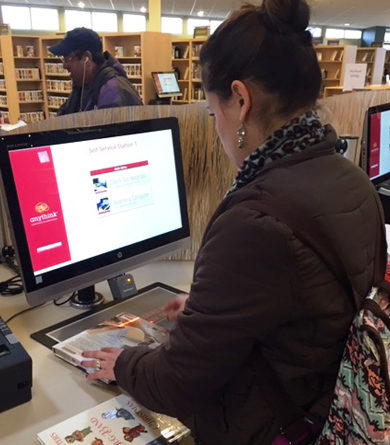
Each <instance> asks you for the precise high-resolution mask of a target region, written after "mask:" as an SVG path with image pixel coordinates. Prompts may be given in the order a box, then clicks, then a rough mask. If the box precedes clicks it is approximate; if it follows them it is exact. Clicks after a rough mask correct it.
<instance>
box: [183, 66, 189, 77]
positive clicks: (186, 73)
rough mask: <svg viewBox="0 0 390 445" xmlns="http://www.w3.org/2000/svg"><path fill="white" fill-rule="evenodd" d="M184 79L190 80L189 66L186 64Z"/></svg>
mask: <svg viewBox="0 0 390 445" xmlns="http://www.w3.org/2000/svg"><path fill="white" fill-rule="evenodd" d="M183 79H184V80H188V66H186V67H185V69H184V74H183Z"/></svg>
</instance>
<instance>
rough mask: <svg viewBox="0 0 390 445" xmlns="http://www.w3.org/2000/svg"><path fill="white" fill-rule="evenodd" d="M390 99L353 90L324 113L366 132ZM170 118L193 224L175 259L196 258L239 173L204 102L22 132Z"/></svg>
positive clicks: (347, 128) (354, 131)
mask: <svg viewBox="0 0 390 445" xmlns="http://www.w3.org/2000/svg"><path fill="white" fill-rule="evenodd" d="M387 102H390V91H362V92H353V93H347V94H340V95H335V96H331V97H328V98H325V99H323V100H321V101H320V102H319V110H318V111H319V114H320V116H321V118H322V120H323V122H324V123H330V124H332V125H333V126H334V128H335V129H336V131H337V132H338V134H342V135H347V134H348V135H355V136H361V134H362V126H363V119H364V113H365V111H366V110H367V108H369V107H371V106H373V105H378V104H382V103H387ZM168 116H175V117H177V118H178V120H179V126H180V139H181V146H182V155H183V167H184V178H185V183H186V190H187V203H188V212H189V220H190V228H191V247H190V249H188V250H186V251H182V252H179V253H177V254H176V255H174V256H172V257H170V258H171V259H180V260H193V259H194V258H195V256H196V253H197V251H198V249H199V244H200V242H201V238H202V234H203V231H204V229H205V227H206V224H207V222H208V220H209V218H210V216H211V215H212V213H213V211H214V210H215V208H216V207H217V205H218V204H219V202H220V201H221V199H222V197H223V196H224V194H225V193H226V191H227V190H228V188H229V186H230V184H231V182H232V179H233V177H234V173H235V170H234V168H233V167H232V166H231V165H230V163H229V161H228V159H227V157H226V155H225V154H224V152H223V149H222V147H221V146H220V143H219V141H218V137H217V135H216V132H215V129H214V121H213V119H212V118H210V117H209V116H208V114H207V112H206V110H205V107H204V105H203V104H192V105H176V106H165V105H160V106H158V105H157V106H155V105H153V106H150V105H148V106H142V107H124V108H116V109H106V110H94V111H88V112H83V113H76V114H72V115H68V116H61V117H57V118H52V119H48V120H46V121H42V122H37V123H35V124H30V125H28V127H24V128H21V129H19V130H17V132H19V133H24V132H26V131H29V132H35V131H42V130H50V129H56V128H72V127H80V126H83V127H84V126H85V127H86V126H91V125H99V124H104V123H106V124H109V123H115V122H126V121H132V120H140V119H149V118H157V117H168Z"/></svg>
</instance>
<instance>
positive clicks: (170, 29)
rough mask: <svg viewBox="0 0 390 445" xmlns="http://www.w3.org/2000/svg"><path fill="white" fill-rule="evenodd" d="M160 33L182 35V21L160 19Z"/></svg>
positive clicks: (178, 18)
mask: <svg viewBox="0 0 390 445" xmlns="http://www.w3.org/2000/svg"><path fill="white" fill-rule="evenodd" d="M161 32H166V33H168V34H182V33H183V19H181V18H180V17H161Z"/></svg>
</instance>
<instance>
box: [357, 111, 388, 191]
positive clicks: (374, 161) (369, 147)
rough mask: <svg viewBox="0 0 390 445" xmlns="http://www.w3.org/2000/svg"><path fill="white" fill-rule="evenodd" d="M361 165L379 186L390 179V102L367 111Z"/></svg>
mask: <svg viewBox="0 0 390 445" xmlns="http://www.w3.org/2000/svg"><path fill="white" fill-rule="evenodd" d="M361 166H362V168H363V170H364V171H365V172H366V173H367V175H368V177H369V178H370V179H371V181H372V182H373V183H374V184H375V185H376V186H378V187H379V186H381V185H382V184H383V183H385V181H388V180H389V179H390V103H388V104H383V105H378V106H375V107H370V108H369V109H368V110H367V111H366V114H365V118H364V125H363V137H362V153H361ZM389 188H390V184H389Z"/></svg>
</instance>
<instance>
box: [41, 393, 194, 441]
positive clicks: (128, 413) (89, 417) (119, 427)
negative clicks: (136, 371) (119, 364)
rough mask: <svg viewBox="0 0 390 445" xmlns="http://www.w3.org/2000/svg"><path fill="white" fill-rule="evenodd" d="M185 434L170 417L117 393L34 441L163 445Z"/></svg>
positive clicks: (180, 426)
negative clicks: (115, 395)
mask: <svg viewBox="0 0 390 445" xmlns="http://www.w3.org/2000/svg"><path fill="white" fill-rule="evenodd" d="M189 435H190V430H189V429H188V428H187V427H186V426H185V425H183V424H182V423H181V422H180V421H179V420H177V419H175V418H174V417H169V416H166V415H163V414H158V413H155V412H153V411H150V410H148V409H146V408H145V407H143V406H142V405H141V404H139V403H138V402H137V401H135V400H134V399H133V398H132V397H130V396H128V395H125V394H120V395H119V396H117V397H113V398H111V399H109V400H107V401H106V402H103V403H100V404H99V405H96V406H94V407H92V408H90V409H87V410H85V411H82V412H81V413H79V414H76V415H75V416H73V417H70V418H68V419H66V420H64V421H63V422H60V423H57V424H56V425H53V426H51V427H50V428H47V429H45V430H43V431H41V432H40V433H38V434H37V439H38V442H39V443H40V444H41V445H66V444H68V443H80V442H83V443H85V444H88V445H106V444H118V445H124V444H126V443H127V442H131V443H132V444H133V445H167V444H173V443H178V442H180V440H181V439H184V438H185V437H187V436H189Z"/></svg>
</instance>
